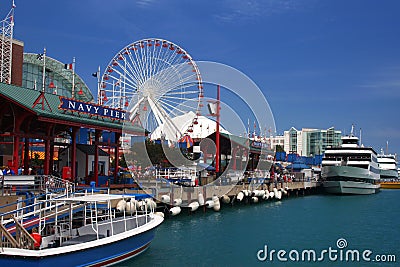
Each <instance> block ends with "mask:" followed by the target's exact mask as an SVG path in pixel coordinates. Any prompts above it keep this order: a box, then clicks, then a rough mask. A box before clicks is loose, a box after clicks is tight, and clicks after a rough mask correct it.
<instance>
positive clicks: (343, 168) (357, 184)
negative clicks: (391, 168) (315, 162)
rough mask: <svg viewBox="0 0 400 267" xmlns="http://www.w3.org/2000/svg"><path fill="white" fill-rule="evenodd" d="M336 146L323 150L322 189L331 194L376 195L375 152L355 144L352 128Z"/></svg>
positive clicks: (377, 168)
mask: <svg viewBox="0 0 400 267" xmlns="http://www.w3.org/2000/svg"><path fill="white" fill-rule="evenodd" d="M341 139H342V145H341V146H340V147H327V149H326V150H325V155H324V158H323V159H322V170H321V176H322V179H323V187H324V189H325V191H326V192H327V193H332V194H373V193H377V192H379V189H380V184H379V179H380V170H379V167H378V163H377V153H376V152H375V150H374V149H373V148H371V147H364V146H359V145H358V141H359V139H358V137H357V136H354V134H353V129H352V131H351V134H350V135H349V136H344V137H342V138H341Z"/></svg>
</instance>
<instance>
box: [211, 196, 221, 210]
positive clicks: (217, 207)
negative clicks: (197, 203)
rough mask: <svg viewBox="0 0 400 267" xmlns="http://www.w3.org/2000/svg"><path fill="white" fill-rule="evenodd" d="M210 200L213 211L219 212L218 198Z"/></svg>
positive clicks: (214, 197)
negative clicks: (212, 202)
mask: <svg viewBox="0 0 400 267" xmlns="http://www.w3.org/2000/svg"><path fill="white" fill-rule="evenodd" d="M212 200H213V201H214V205H213V209H214V211H219V210H220V209H221V203H220V202H219V198H218V197H217V196H213V197H212Z"/></svg>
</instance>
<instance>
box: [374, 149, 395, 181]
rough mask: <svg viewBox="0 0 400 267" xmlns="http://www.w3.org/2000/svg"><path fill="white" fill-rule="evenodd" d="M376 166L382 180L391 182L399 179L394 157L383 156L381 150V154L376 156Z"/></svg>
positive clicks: (389, 155) (391, 155)
mask: <svg viewBox="0 0 400 267" xmlns="http://www.w3.org/2000/svg"><path fill="white" fill-rule="evenodd" d="M378 165H379V169H380V172H381V179H382V180H384V181H392V180H397V179H398V178H399V173H398V170H397V161H396V155H393V154H384V153H383V149H381V153H380V154H378Z"/></svg>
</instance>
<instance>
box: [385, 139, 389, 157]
mask: <svg viewBox="0 0 400 267" xmlns="http://www.w3.org/2000/svg"><path fill="white" fill-rule="evenodd" d="M386 155H389V141H388V140H386Z"/></svg>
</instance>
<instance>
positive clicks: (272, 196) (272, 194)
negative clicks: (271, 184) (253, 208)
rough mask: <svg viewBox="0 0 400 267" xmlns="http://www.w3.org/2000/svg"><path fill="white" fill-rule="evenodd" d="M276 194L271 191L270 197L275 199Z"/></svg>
mask: <svg viewBox="0 0 400 267" xmlns="http://www.w3.org/2000/svg"><path fill="white" fill-rule="evenodd" d="M274 196H275V194H274V192H272V191H271V192H269V198H271V199H273V198H274Z"/></svg>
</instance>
